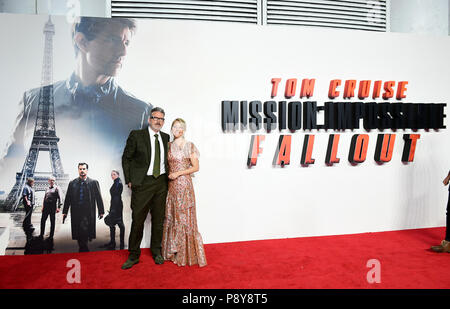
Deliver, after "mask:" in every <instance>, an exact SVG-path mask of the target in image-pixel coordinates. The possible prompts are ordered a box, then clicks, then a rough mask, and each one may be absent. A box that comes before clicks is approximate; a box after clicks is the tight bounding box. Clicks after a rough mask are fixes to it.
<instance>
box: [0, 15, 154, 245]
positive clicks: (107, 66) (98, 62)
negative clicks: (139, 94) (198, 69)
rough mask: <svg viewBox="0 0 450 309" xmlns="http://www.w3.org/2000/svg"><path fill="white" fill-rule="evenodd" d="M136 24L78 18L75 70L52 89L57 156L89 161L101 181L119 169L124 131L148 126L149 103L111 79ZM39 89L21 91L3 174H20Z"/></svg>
mask: <svg viewBox="0 0 450 309" xmlns="http://www.w3.org/2000/svg"><path fill="white" fill-rule="evenodd" d="M136 28H137V25H136V22H135V20H134V19H128V18H115V19H108V18H95V17H80V18H78V19H77V20H76V21H75V22H74V23H73V25H72V42H73V47H74V50H75V68H74V70H73V73H72V74H71V76H69V77H68V79H66V80H62V81H57V82H55V83H54V84H52V88H51V89H52V91H53V102H54V119H55V131H56V135H57V137H58V138H59V142H58V147H59V154H60V158H61V163H62V165H63V166H65V167H66V169H67V167H71V166H76V163H75V162H92V165H93V166H95V168H96V175H97V176H98V175H104V178H105V179H106V178H107V177H108V174H109V171H111V170H112V169H119V168H120V167H121V154H122V151H123V148H124V146H125V142H126V138H127V136H128V134H129V132H130V131H131V130H134V129H141V128H143V127H145V126H146V124H147V119H148V116H149V111H150V110H151V108H152V105H151V104H149V103H146V102H144V101H141V100H139V99H137V98H135V97H134V96H133V95H131V94H129V93H127V92H126V91H125V90H124V89H123V88H122V87H120V86H119V85H118V84H117V81H116V80H115V77H116V76H117V75H118V73H119V71H120V69H121V67H122V65H123V61H124V59H125V57H126V55H127V49H128V47H129V45H130V42H131V39H132V36H133V35H134V34H135V31H136ZM41 90H42V87H40V88H35V89H31V90H28V91H26V92H25V93H24V95H23V99H22V101H21V102H20V113H19V115H18V116H17V118H16V122H15V126H14V132H13V134H12V137H11V138H10V140H9V142H8V144H7V147H6V151H5V152H4V154H3V156H2V158H1V160H0V167H1V170H2V171H3V173H4V172H5V171H7V173H4V174H3V175H6V174H8V175H15V173H16V172H20V170H21V168H22V166H23V163H24V161H25V160H26V159H27V154H28V151H29V149H30V145H31V142H32V140H33V135H34V131H35V126H36V120H37V115H38V105H39V100H40V93H41ZM99 178H100V177H99ZM99 180H100V183H101V179H99ZM66 189H67V188H63V190H64V191H65V190H66ZM57 237H58V235H55V238H57Z"/></svg>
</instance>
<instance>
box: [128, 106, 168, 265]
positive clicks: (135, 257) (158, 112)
mask: <svg viewBox="0 0 450 309" xmlns="http://www.w3.org/2000/svg"><path fill="white" fill-rule="evenodd" d="M164 116H165V112H164V110H163V109H162V108H159V107H155V108H153V109H152V110H151V113H150V117H149V119H148V124H149V126H148V127H147V128H145V129H142V130H134V131H131V133H130V135H129V136H128V139H127V143H126V146H125V149H124V151H123V155H122V168H123V172H124V176H125V183H126V184H127V185H128V187H129V188H131V190H132V193H131V210H132V223H131V231H130V238H129V241H128V251H129V256H128V260H127V261H126V262H125V263H124V264H123V265H122V269H128V268H131V267H132V266H133V265H134V264H136V263H138V262H139V256H140V254H141V249H140V244H141V241H142V234H143V230H144V222H145V219H146V217H147V214H148V212H149V211H150V214H151V216H152V231H151V233H152V236H151V243H150V250H151V252H152V256H153V259H154V260H155V263H156V264H163V263H164V258H163V257H162V255H161V241H162V234H163V224H164V216H165V208H166V196H167V186H168V177H167V173H168V171H169V167H168V165H167V152H168V143H169V135H168V134H166V133H164V132H161V131H160V130H161V128H162V126H163V125H164V120H165V119H164Z"/></svg>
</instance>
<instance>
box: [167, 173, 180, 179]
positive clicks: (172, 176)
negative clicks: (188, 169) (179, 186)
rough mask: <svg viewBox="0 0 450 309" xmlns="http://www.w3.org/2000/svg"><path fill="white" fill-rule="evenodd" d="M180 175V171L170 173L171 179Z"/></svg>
mask: <svg viewBox="0 0 450 309" xmlns="http://www.w3.org/2000/svg"><path fill="white" fill-rule="evenodd" d="M179 176H180V173H178V172H175V173H171V174H169V179H170V180H174V179H177V178H178V177H179Z"/></svg>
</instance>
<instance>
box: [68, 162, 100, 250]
mask: <svg viewBox="0 0 450 309" xmlns="http://www.w3.org/2000/svg"><path fill="white" fill-rule="evenodd" d="M88 169H89V166H88V164H87V163H78V174H79V177H78V178H76V179H74V180H72V181H71V182H70V183H69V186H68V187H67V193H66V198H65V200H64V208H63V223H64V221H65V219H66V217H67V213H68V211H69V208H70V217H71V228H72V239H73V240H77V241H78V246H79V252H88V251H89V248H88V241H91V240H92V239H95V217H96V211H95V207H96V205H97V208H98V218H99V219H101V218H103V215H104V213H105V210H104V208H103V200H102V196H101V194H100V186H99V184H98V181H97V180H94V179H91V178H89V177H87V173H88Z"/></svg>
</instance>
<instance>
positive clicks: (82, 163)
mask: <svg viewBox="0 0 450 309" xmlns="http://www.w3.org/2000/svg"><path fill="white" fill-rule="evenodd" d="M81 165H86V169H87V170H88V169H89V165H88V164H87V163H84V162H81V163H78V167H80V166H81Z"/></svg>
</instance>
